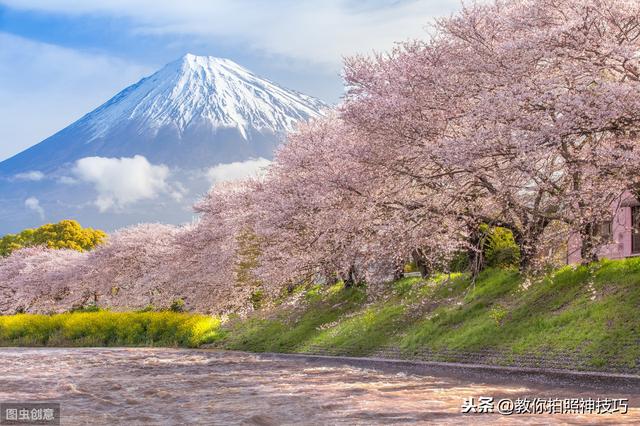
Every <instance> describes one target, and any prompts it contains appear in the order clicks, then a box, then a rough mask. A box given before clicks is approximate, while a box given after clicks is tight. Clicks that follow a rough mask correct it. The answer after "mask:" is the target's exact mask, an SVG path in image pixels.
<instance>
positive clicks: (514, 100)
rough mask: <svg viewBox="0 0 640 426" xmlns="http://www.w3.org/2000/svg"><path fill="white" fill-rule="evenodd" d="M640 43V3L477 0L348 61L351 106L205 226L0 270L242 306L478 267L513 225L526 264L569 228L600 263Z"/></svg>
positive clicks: (129, 233) (639, 180)
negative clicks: (314, 289) (414, 37)
mask: <svg viewBox="0 0 640 426" xmlns="http://www.w3.org/2000/svg"><path fill="white" fill-rule="evenodd" d="M639 55H640V3H638V2H636V1H631V0H510V1H506V0H505V1H496V2H494V3H492V4H488V5H477V4H473V5H471V6H467V7H464V8H463V9H462V11H461V12H460V13H458V14H456V15H454V16H452V17H450V18H447V19H442V20H440V21H438V22H437V23H436V24H435V26H434V31H433V35H432V37H431V38H430V39H429V40H427V41H409V42H405V43H402V44H399V45H397V47H396V48H395V49H393V51H391V52H389V53H387V54H379V55H376V56H374V57H354V58H350V59H348V60H347V61H346V66H345V71H344V78H345V81H346V86H347V93H346V95H345V98H344V101H343V102H342V104H341V105H340V106H339V107H338V108H337V109H336V110H335V111H333V112H331V113H329V114H327V116H326V117H325V118H323V119H320V120H317V121H314V122H311V123H308V124H306V125H303V126H301V128H300V129H299V130H298V131H297V132H296V133H294V134H292V135H290V136H289V138H288V141H287V143H286V144H285V145H284V146H283V147H282V148H281V149H280V150H279V151H278V152H277V154H276V158H275V160H274V162H273V164H272V166H271V167H270V168H269V170H268V171H267V173H266V175H265V176H264V177H262V178H260V179H252V180H247V181H243V182H240V183H236V184H225V185H219V186H216V187H214V188H213V189H212V190H211V192H210V193H209V194H208V195H207V196H206V197H205V198H204V199H203V200H202V201H201V202H200V203H199V204H198V205H197V206H196V210H197V211H198V212H200V213H201V219H200V221H199V223H197V224H195V225H192V226H189V227H185V228H173V227H166V226H160V225H146V226H141V227H136V228H132V229H129V230H124V231H121V232H119V233H117V234H116V235H114V236H113V237H112V238H111V240H110V242H109V243H108V244H107V245H105V246H104V247H100V248H98V249H97V250H95V251H94V252H91V253H89V254H78V253H74V254H70V253H69V256H68V257H67V256H66V255H60V254H55V255H54V254H51V253H49V252H47V251H46V250H44V251H43V250H40V249H37V250H30V251H22V252H18V253H16V254H14V255H13V256H12V257H10V258H8V259H7V260H3V261H2V263H0V283H10V284H9V286H11V287H12V288H13V291H14V292H18V291H28V292H31V291H32V290H18V289H20V288H21V289H31V288H37V287H38V286H41V287H42V288H46V289H47V290H46V292H45V291H43V294H44V293H47V292H48V293H47V294H49V293H50V294H51V295H52V296H51V297H50V299H54V298H56V297H57V298H63V299H64V298H65V297H67V296H66V295H67V294H75V295H76V296H74V297H77V295H78V294H82V295H84V296H83V297H85V298H86V297H88V296H87V295H92V294H93V297H94V299H95V300H97V301H98V302H100V301H101V300H106V301H108V302H109V303H110V304H113V305H115V306H122V307H124V306H127V307H131V306H139V305H142V304H146V303H154V304H156V305H163V304H164V305H166V304H168V303H169V302H170V300H171V298H175V297H177V296H180V297H182V298H185V300H186V301H187V304H188V305H189V306H191V307H196V308H197V309H200V310H211V309H214V310H234V309H238V308H239V307H241V306H244V305H245V304H246V301H247V300H248V299H249V296H250V295H251V294H254V293H255V292H256V291H258V290H259V291H261V292H266V293H271V294H276V293H278V292H280V291H282V289H283V287H286V286H291V285H294V284H296V283H298V282H300V281H304V280H320V281H324V282H332V281H335V280H339V279H342V280H344V282H345V283H346V285H352V284H353V283H356V282H359V281H362V280H366V281H367V282H368V283H369V284H370V285H372V286H373V287H375V284H379V283H381V282H383V281H384V280H385V279H390V278H393V277H394V276H397V275H398V274H399V273H401V272H402V267H403V264H404V263H405V262H406V260H407V259H409V258H413V259H414V260H415V261H416V263H417V264H418V265H419V266H420V267H421V269H422V270H423V272H424V273H428V272H429V271H430V270H432V269H434V268H435V269H442V268H446V265H447V264H448V262H449V260H450V259H451V258H452V256H454V255H455V254H459V253H460V252H467V253H469V256H470V257H471V260H472V262H471V264H472V266H475V268H476V269H477V268H478V267H479V266H480V264H481V259H480V254H481V244H480V240H481V237H482V235H481V234H482V232H481V231H480V229H481V226H482V225H483V224H484V225H485V226H486V225H489V226H501V227H504V228H508V229H509V230H511V231H512V232H513V235H514V237H515V239H516V241H517V243H518V245H519V247H520V251H521V268H523V269H529V268H531V267H532V266H534V261H536V260H540V259H541V253H540V251H541V250H540V249H541V247H548V246H549V241H553V238H558V236H557V235H555V233H556V232H557V230H558V229H561V230H563V232H565V234H563V235H562V236H561V238H566V236H567V235H566V232H569V231H571V232H575V233H578V234H579V235H580V236H581V241H582V257H583V259H585V260H593V259H595V257H596V253H597V247H598V244H599V240H598V234H597V232H596V229H597V225H598V223H600V222H601V221H603V220H607V219H610V218H611V214H612V211H611V207H610V206H611V205H612V203H613V202H614V201H615V200H616V199H619V198H620V197H621V196H622V194H623V193H625V191H631V192H633V193H636V194H638V193H640V174H639V173H638V166H639V161H638V160H639V157H638V152H639V148H638V143H637V137H638V133H637V132H638V131H639V130H640V56H639ZM34 256H40V257H42V258H44V259H45V261H44V262H43V261H41V260H34V259H35V257H34ZM58 258H60V259H64V260H56V259H58ZM38 259H39V258H38ZM34 262H37V263H42V264H44V265H49V264H51V265H52V266H51V267H50V268H49V267H43V268H33V266H32V265H33V263H34ZM30 265H31V266H30ZM0 285H1V284H0ZM4 285H5V286H6V284H4ZM54 288H57V290H56V291H53V290H52V289H54ZM60 289H62V290H60ZM3 291H5V292H6V291H8V290H7V289H6V288H5V289H4V290H3ZM65 292H66V293H65ZM54 293H55V294H54ZM16 294H17V293H16ZM123 295H126V297H125V296H123ZM21 297H24V296H21ZM40 299H42V298H40ZM29 300H31V302H29V303H28V304H27V305H28V306H37V305H38V303H42V302H40V301H38V300H39V298H38V297H35V296H34V297H32V298H31V299H29ZM60 300H62V299H60ZM64 300H69V301H70V302H69V303H72V300H75V299H73V298H71V297H67V299H64ZM73 303H75V302H73Z"/></svg>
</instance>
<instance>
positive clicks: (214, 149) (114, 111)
mask: <svg viewBox="0 0 640 426" xmlns="http://www.w3.org/2000/svg"><path fill="white" fill-rule="evenodd" d="M325 108H327V105H326V104H325V103H323V102H322V101H320V100H318V99H315V98H313V97H310V96H307V95H304V94H302V93H298V92H296V91H293V90H288V89H285V88H283V87H281V86H279V85H277V84H275V83H273V82H271V81H269V80H266V79H263V78H260V77H258V76H256V75H255V74H253V73H251V72H250V71H249V70H247V69H245V68H243V67H242V66H240V65H238V64H236V63H234V62H233V61H231V60H229V59H221V58H215V57H211V56H195V55H192V54H187V55H184V56H183V57H182V58H180V59H178V60H176V61H174V62H171V63H169V64H167V65H165V66H164V67H163V68H162V69H160V70H159V71H157V72H156V73H154V74H153V75H151V76H149V77H146V78H143V79H142V80H140V81H139V82H138V83H136V84H133V85H131V86H129V87H127V88H126V89H124V90H122V91H121V92H120V93H118V94H117V95H115V96H114V97H113V98H111V99H110V100H109V101H107V102H106V103H104V104H103V105H101V106H100V107H98V108H97V109H95V110H93V111H91V112H90V113H88V114H86V115H85V116H84V117H82V118H80V119H79V120H78V121H76V122H75V123H73V124H71V125H70V126H68V127H66V128H65V129H63V130H61V131H59V132H58V133H56V134H54V135H52V136H51V137H49V138H47V139H45V140H44V141H42V142H40V143H39V144H37V145H34V146H33V147H31V148H29V149H27V150H25V151H23V152H21V153H19V154H17V155H15V156H13V157H11V158H9V159H7V160H5V161H3V162H1V163H0V233H4V232H13V231H17V230H19V229H21V228H23V227H25V226H35V225H37V224H39V223H41V222H43V221H46V222H49V221H53V220H58V219H62V218H76V219H79V220H81V221H82V223H83V224H84V225H87V226H98V227H102V228H105V229H107V230H111V229H114V228H116V227H120V226H124V225H128V224H130V223H136V222H140V221H166V222H183V221H187V220H189V219H190V217H191V212H190V209H189V206H190V204H191V203H192V202H193V201H194V200H195V199H196V198H197V197H198V196H199V195H201V194H202V192H204V191H206V189H207V186H208V185H210V183H211V181H212V179H213V180H215V179H222V178H221V177H220V176H221V174H220V171H225V170H227V171H229V172H230V173H231V174H232V175H233V174H235V175H238V174H240V175H241V174H243V169H246V168H252V167H256V166H257V165H264V164H267V163H268V160H269V159H271V158H272V156H273V152H274V150H275V148H276V147H277V146H278V144H280V143H281V142H282V140H283V136H284V135H285V134H286V133H287V132H290V131H292V130H294V129H295V127H296V124H297V123H299V122H301V121H306V120H309V119H313V118H316V117H320V116H322V115H323V111H324V109H325ZM225 167H226V168H225ZM223 174H224V173H223ZM110 185H111V187H110Z"/></svg>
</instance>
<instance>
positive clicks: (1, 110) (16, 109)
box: [0, 31, 151, 161]
mask: <svg viewBox="0 0 640 426" xmlns="http://www.w3.org/2000/svg"><path fill="white" fill-rule="evenodd" d="M150 71H151V70H150V69H149V68H146V67H142V66H139V65H136V64H132V63H130V62H127V61H123V60H121V59H117V58H114V57H111V56H108V55H101V54H91V53H83V52H79V51H76V50H73V49H67V48H63V47H59V46H55V45H51V44H47V43H41V42H36V41H32V40H28V39H25V38H22V37H18V36H15V35H11V34H7V33H3V32H1V31H0V82H2V83H0V117H2V121H1V122H2V126H0V161H2V160H3V159H5V158H7V157H8V156H11V155H13V154H17V153H18V152H20V151H22V150H23V149H25V148H27V147H29V146H31V145H34V144H36V143H38V142H40V141H42V140H43V139H45V138H46V137H49V136H51V135H52V134H53V133H55V132H57V131H58V130H60V129H62V128H63V127H65V126H66V125H68V124H70V123H72V122H73V121H74V120H77V119H78V118H80V117H81V116H82V115H84V114H86V113H87V112H88V111H90V110H92V109H93V108H95V107H97V106H98V105H100V104H101V103H103V102H104V101H106V100H107V99H109V98H110V97H111V96H113V95H114V94H115V93H116V92H118V91H119V90H122V89H123V88H124V87H126V86H127V85H129V84H131V83H133V82H135V81H137V80H138V79H140V78H141V77H142V76H144V75H147V74H149V72H150Z"/></svg>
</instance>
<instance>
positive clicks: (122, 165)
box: [73, 155, 179, 212]
mask: <svg viewBox="0 0 640 426" xmlns="http://www.w3.org/2000/svg"><path fill="white" fill-rule="evenodd" d="M73 173H74V175H75V176H76V177H77V178H78V179H79V180H81V181H84V182H88V183H91V184H92V185H93V186H94V188H95V189H96V191H97V192H98V198H97V199H96V200H95V205H96V206H97V207H98V209H99V210H100V211H101V212H104V211H106V210H109V209H111V208H115V209H121V208H122V207H125V206H127V205H129V204H132V203H135V202H136V201H140V200H145V199H150V198H156V197H157V196H158V195H160V194H162V193H166V194H170V195H172V196H173V197H174V198H175V194H176V191H177V192H178V193H179V189H174V188H172V187H171V185H170V184H169V183H168V182H167V178H168V177H169V168H168V167H167V166H165V165H153V164H151V163H149V161H147V159H146V158H145V157H143V156H141V155H136V156H135V157H132V158H104V157H86V158H82V159H80V160H78V161H77V162H76V165H75V167H74V169H73Z"/></svg>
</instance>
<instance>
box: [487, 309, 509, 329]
mask: <svg viewBox="0 0 640 426" xmlns="http://www.w3.org/2000/svg"><path fill="white" fill-rule="evenodd" d="M489 316H490V317H491V319H493V320H494V321H495V322H496V325H497V326H498V327H500V326H501V325H502V321H503V320H504V318H505V317H506V316H507V310H506V309H505V308H503V307H502V306H499V305H498V306H494V307H493V308H492V309H491V311H489Z"/></svg>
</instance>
